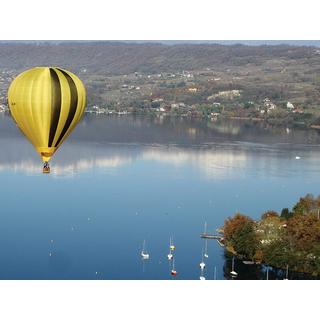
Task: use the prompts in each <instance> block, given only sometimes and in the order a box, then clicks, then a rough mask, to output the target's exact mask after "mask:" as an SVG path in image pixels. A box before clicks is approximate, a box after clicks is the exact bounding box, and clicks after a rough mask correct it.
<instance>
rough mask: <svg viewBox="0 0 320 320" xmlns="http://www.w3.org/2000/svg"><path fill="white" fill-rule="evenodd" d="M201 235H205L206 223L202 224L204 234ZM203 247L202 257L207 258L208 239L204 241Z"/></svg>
mask: <svg viewBox="0 0 320 320" xmlns="http://www.w3.org/2000/svg"><path fill="white" fill-rule="evenodd" d="M203 234H207V222H205V223H204V232H203ZM204 246H205V249H204V257H205V258H209V255H208V239H205V240H204Z"/></svg>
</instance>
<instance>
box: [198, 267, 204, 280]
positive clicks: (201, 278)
mask: <svg viewBox="0 0 320 320" xmlns="http://www.w3.org/2000/svg"><path fill="white" fill-rule="evenodd" d="M199 279H200V280H206V277H205V276H204V274H203V269H201V273H200V277H199Z"/></svg>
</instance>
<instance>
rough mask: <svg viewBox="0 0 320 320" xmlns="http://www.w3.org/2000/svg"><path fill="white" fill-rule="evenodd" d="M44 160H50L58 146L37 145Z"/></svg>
mask: <svg viewBox="0 0 320 320" xmlns="http://www.w3.org/2000/svg"><path fill="white" fill-rule="evenodd" d="M36 149H37V151H38V153H39V155H40V157H41V159H42V161H43V162H48V161H49V160H50V159H51V157H52V156H53V154H54V153H55V152H56V150H57V147H37V148H36Z"/></svg>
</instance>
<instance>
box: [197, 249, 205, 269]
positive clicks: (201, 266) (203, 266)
mask: <svg viewBox="0 0 320 320" xmlns="http://www.w3.org/2000/svg"><path fill="white" fill-rule="evenodd" d="M201 258H202V260H201V262H200V264H199V267H200V269H202V270H203V269H204V268H205V267H206V264H205V263H204V261H203V249H202V253H201Z"/></svg>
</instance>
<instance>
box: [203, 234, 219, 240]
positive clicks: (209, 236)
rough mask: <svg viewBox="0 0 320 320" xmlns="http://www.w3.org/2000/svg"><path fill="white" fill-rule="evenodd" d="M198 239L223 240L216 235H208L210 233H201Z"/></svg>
mask: <svg viewBox="0 0 320 320" xmlns="http://www.w3.org/2000/svg"><path fill="white" fill-rule="evenodd" d="M200 238H202V239H214V240H219V241H221V240H223V237H222V236H221V235H218V234H210V233H201V234H200Z"/></svg>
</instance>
